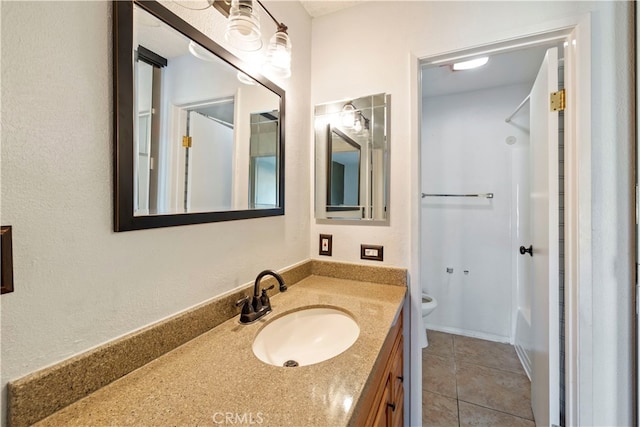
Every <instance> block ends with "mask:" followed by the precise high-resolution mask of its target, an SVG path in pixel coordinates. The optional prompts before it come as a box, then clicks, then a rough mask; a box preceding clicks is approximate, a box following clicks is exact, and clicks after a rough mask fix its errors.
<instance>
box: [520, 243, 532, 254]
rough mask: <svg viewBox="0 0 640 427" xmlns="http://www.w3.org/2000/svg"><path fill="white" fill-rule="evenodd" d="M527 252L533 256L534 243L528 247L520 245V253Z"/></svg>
mask: <svg viewBox="0 0 640 427" xmlns="http://www.w3.org/2000/svg"><path fill="white" fill-rule="evenodd" d="M527 252H529V255H530V256H533V245H529V247H528V248H525V247H524V246H520V254H522V255H524V254H526V253H527Z"/></svg>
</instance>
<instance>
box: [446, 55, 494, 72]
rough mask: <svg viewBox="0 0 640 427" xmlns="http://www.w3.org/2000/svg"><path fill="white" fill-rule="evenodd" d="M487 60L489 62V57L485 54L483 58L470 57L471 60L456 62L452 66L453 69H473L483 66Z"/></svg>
mask: <svg viewBox="0 0 640 427" xmlns="http://www.w3.org/2000/svg"><path fill="white" fill-rule="evenodd" d="M487 62H489V57H488V56H483V57H482V58H475V59H470V60H469V61H462V62H456V63H455V64H453V65H452V66H451V69H452V70H453V71H462V70H471V69H473V68H478V67H482V66H483V65H485V64H486V63H487Z"/></svg>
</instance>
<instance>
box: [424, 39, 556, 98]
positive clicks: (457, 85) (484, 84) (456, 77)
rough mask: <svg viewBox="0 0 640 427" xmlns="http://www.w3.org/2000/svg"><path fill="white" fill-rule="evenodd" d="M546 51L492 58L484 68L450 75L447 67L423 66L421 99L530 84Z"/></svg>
mask: <svg viewBox="0 0 640 427" xmlns="http://www.w3.org/2000/svg"><path fill="white" fill-rule="evenodd" d="M549 47H550V46H536V47H531V48H528V49H522V50H514V51H511V52H506V53H501V54H497V55H492V56H490V57H489V62H488V63H487V64H486V65H484V66H482V67H480V68H476V69H473V70H466V71H453V70H452V69H451V67H450V66H449V65H440V66H430V65H425V66H424V67H423V71H422V96H423V97H429V96H440V95H449V94H453V93H461V92H470V91H474V90H481V89H488V88H492V87H498V86H508V85H515V84H520V83H533V81H534V80H535V78H536V75H537V74H538V69H539V68H540V64H541V63H542V59H543V58H544V54H545V52H546V51H547V49H548V48H549Z"/></svg>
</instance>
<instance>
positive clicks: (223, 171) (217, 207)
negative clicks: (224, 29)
mask: <svg viewBox="0 0 640 427" xmlns="http://www.w3.org/2000/svg"><path fill="white" fill-rule="evenodd" d="M113 7H114V93H115V110H116V111H115V115H114V118H115V133H114V134H115V152H114V173H115V191H114V197H115V221H114V229H115V231H128V230H138V229H146V228H157V227H168V226H175V225H187V224H199V223H206V222H216V221H229V220H237V219H248V218H259V217H266V216H275V215H284V142H285V135H284V118H285V93H284V90H283V89H281V88H280V87H278V86H277V85H275V84H274V83H272V82H271V81H269V80H268V79H266V78H265V77H264V76H262V75H260V74H257V73H251V72H249V71H248V68H247V67H246V66H245V64H243V62H242V61H241V60H240V59H238V58H237V57H235V56H234V55H232V54H231V53H229V52H228V51H226V50H225V49H224V48H222V47H221V46H220V45H218V44H216V43H215V42H213V41H212V40H211V39H209V38H208V37H207V36H205V35H204V34H202V33H201V32H199V31H198V30H196V29H195V28H194V27H192V26H191V25H189V24H188V23H187V22H185V21H184V20H182V19H181V18H179V17H178V16H176V15H175V14H173V13H172V12H171V11H169V10H168V9H166V8H165V7H164V6H162V5H161V4H160V3H158V2H155V1H114V2H113Z"/></svg>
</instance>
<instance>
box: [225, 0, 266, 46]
mask: <svg viewBox="0 0 640 427" xmlns="http://www.w3.org/2000/svg"><path fill="white" fill-rule="evenodd" d="M224 38H225V39H226V40H227V41H228V42H229V43H230V44H231V46H233V47H235V48H236V49H239V50H243V51H246V52H254V51H256V50H260V48H262V33H261V32H260V18H259V17H258V11H257V10H256V4H255V2H254V1H253V0H231V9H230V11H229V20H228V21H227V30H226V31H225V33H224Z"/></svg>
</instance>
